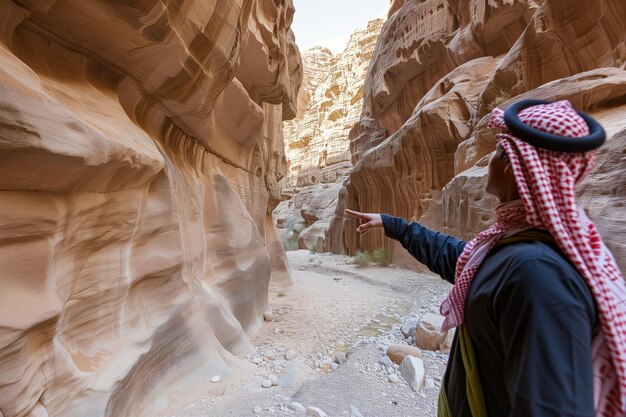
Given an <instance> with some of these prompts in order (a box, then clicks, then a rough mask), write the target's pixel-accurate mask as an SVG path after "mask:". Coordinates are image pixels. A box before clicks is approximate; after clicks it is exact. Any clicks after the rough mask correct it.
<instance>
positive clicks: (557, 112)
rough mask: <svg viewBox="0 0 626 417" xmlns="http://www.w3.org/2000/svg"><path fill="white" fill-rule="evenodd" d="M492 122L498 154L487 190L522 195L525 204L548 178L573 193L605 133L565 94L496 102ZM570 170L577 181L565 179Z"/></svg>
mask: <svg viewBox="0 0 626 417" xmlns="http://www.w3.org/2000/svg"><path fill="white" fill-rule="evenodd" d="M489 126H490V127H493V128H497V129H498V130H499V132H498V133H497V134H496V140H497V142H498V145H497V150H496V154H495V155H494V156H493V157H492V158H491V159H490V161H489V176H488V179H487V186H486V191H487V192H489V193H490V194H493V195H495V196H496V197H498V199H499V200H500V201H501V202H507V201H511V200H514V199H517V198H520V195H521V196H522V199H523V200H525V204H526V205H527V206H529V205H530V204H531V200H530V199H531V198H532V197H531V196H533V195H534V194H535V193H536V192H537V190H538V189H539V188H538V187H539V186H540V184H541V186H543V184H547V183H546V181H548V182H553V183H554V184H553V186H554V187H558V188H562V187H565V189H564V192H567V193H569V194H573V187H574V186H575V184H577V183H579V182H580V181H581V180H582V178H583V177H584V176H585V175H586V174H587V173H588V172H589V170H590V169H591V167H592V166H593V161H594V152H589V151H592V150H593V149H595V148H597V147H598V146H600V145H601V144H602V143H603V142H604V139H605V136H604V130H603V129H602V127H601V126H600V125H599V124H598V123H597V122H596V121H595V120H593V119H592V118H591V117H589V116H588V115H585V114H584V113H579V112H577V111H576V110H575V109H574V108H573V107H572V105H571V104H570V103H569V102H568V101H566V100H564V101H558V102H546V101H541V100H521V101H519V102H517V103H513V104H512V105H511V106H509V108H508V109H507V110H506V112H504V111H502V110H500V109H498V108H496V109H494V110H493V112H492V113H491V117H490V120H489ZM565 167H566V168H565ZM563 169H565V171H563ZM531 171H534V173H532V174H531ZM569 175H572V177H573V180H574V181H572V182H567V181H563V180H564V178H565V177H568V176H569ZM563 176H565V177H563ZM561 177H563V178H561ZM535 197H538V196H535Z"/></svg>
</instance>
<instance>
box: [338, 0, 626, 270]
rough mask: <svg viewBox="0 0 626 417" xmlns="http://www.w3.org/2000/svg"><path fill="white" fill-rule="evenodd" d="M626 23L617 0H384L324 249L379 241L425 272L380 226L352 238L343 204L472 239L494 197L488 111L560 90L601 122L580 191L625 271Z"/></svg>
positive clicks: (345, 249) (365, 246)
mask: <svg viewBox="0 0 626 417" xmlns="http://www.w3.org/2000/svg"><path fill="white" fill-rule="evenodd" d="M624 22H626V9H625V8H624V7H623V5H622V2H621V1H619V0H600V1H598V2H582V3H577V4H576V5H575V6H572V4H571V2H567V1H566V0H546V1H543V2H536V1H530V0H528V1H515V2H511V3H507V4H506V5H504V4H500V3H497V2H473V1H463V2H452V1H445V0H444V1H440V0H426V1H420V2H417V1H404V0H395V1H393V2H391V6H390V10H389V18H388V20H387V21H386V22H385V24H384V25H383V28H382V30H381V33H380V36H379V38H378V42H377V45H376V47H375V49H374V52H373V54H372V60H371V62H370V66H369V69H368V75H367V77H366V80H365V84H364V91H363V97H364V99H363V109H362V113H361V118H360V120H359V121H357V122H356V123H355V125H354V127H353V128H352V130H351V132H350V140H351V145H350V150H351V153H352V162H353V164H354V168H353V169H352V171H351V172H350V174H349V177H348V180H347V181H346V182H345V185H344V187H343V189H342V191H341V192H340V193H339V200H338V203H337V210H336V215H335V216H334V217H333V218H332V219H331V221H330V231H329V233H328V234H327V236H326V246H327V247H329V249H331V250H332V251H333V252H335V253H348V254H354V253H355V252H356V250H357V249H360V250H370V251H371V250H374V249H376V248H378V247H381V246H383V247H386V248H387V249H389V250H390V255H391V262H392V263H394V264H398V265H405V266H408V267H411V268H414V269H419V266H418V264H417V262H416V261H414V260H412V259H409V258H408V256H407V254H406V251H405V250H404V248H402V247H401V246H400V245H399V244H398V243H397V242H394V241H391V240H389V239H386V238H385V237H384V236H383V233H382V231H380V232H373V233H368V234H367V235H365V236H359V235H358V234H357V232H356V230H355V229H356V226H357V223H356V220H354V219H351V218H346V217H344V215H343V209H344V208H351V209H355V210H359V211H362V212H386V213H390V214H392V215H395V216H399V217H404V218H406V219H408V220H410V221H420V222H422V223H423V224H425V225H426V226H429V227H431V228H434V229H436V230H440V231H443V232H445V233H449V234H452V235H456V236H459V237H461V238H463V239H470V238H472V237H473V236H475V235H476V233H478V232H480V231H481V230H484V229H485V228H487V227H488V226H489V225H490V224H491V222H492V221H493V217H492V211H493V207H494V205H495V203H496V201H495V199H494V198H493V197H490V196H487V195H486V194H485V192H484V191H483V190H484V179H485V175H486V162H487V159H488V155H489V154H490V153H491V152H492V151H493V150H494V148H495V140H494V132H493V131H491V129H488V128H487V118H486V115H487V114H488V113H489V112H490V110H491V109H492V108H493V107H494V106H498V105H500V106H503V107H504V106H506V104H507V102H510V101H511V100H514V99H515V100H518V99H521V98H530V97H532V98H544V99H553V100H556V99H568V100H570V101H571V102H572V103H573V104H574V106H576V107H577V108H579V109H581V110H583V111H587V112H590V113H591V114H592V115H594V116H597V117H598V118H599V119H602V121H603V122H604V123H605V126H606V127H607V131H608V133H609V141H608V143H607V145H606V147H605V150H604V151H600V152H599V153H598V166H597V168H596V170H595V171H594V172H593V173H592V174H591V175H590V176H589V177H588V178H587V179H586V180H585V183H584V184H583V185H582V187H580V190H579V194H578V197H579V202H580V203H581V205H583V206H584V207H585V209H586V210H587V211H588V212H589V215H590V216H591V217H592V220H594V221H595V222H597V225H598V227H599V228H600V230H601V233H602V234H603V236H604V239H605V240H606V243H607V245H608V246H609V248H610V249H611V250H613V251H614V253H615V255H616V258H617V261H618V263H619V264H620V267H621V268H622V269H624V268H625V265H626V250H625V245H624V243H623V239H622V238H620V236H621V235H623V234H624V231H625V228H626V225H625V224H624V223H623V221H622V217H623V216H620V214H619V213H620V211H623V210H621V203H620V202H619V201H620V200H623V199H624V197H625V194H624V187H622V186H621V185H622V184H623V180H622V177H624V175H623V171H624V168H623V165H624V164H623V163H622V164H621V165H620V164H619V162H618V161H619V158H620V157H619V156H618V153H619V152H618V151H617V149H618V148H619V147H620V146H621V147H622V148H623V147H624V140H625V138H624V136H623V135H622V133H621V129H622V121H621V120H619V119H620V118H619V117H618V116H617V115H618V114H619V112H621V111H623V110H622V109H621V105H620V104H619V103H622V102H623V100H622V98H620V97H623V95H624V91H623V89H624V85H626V84H625V83H624V82H623V81H622V77H623V74H624V70H623V67H624V63H625V62H626V55H625V54H624V43H623V39H624V38H625V37H626V24H624ZM608 67H612V68H608ZM621 119H623V117H622V118H621ZM595 181H597V183H598V186H595ZM606 189H609V190H610V191H608V192H607V191H601V190H606ZM603 193H604V194H603Z"/></svg>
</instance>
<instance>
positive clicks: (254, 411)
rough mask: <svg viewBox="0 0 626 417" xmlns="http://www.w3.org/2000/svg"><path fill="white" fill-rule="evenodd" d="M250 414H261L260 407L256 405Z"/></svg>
mask: <svg viewBox="0 0 626 417" xmlns="http://www.w3.org/2000/svg"><path fill="white" fill-rule="evenodd" d="M252 412H253V413H254V414H259V413H260V412H261V407H259V406H258V405H257V406H256V407H254V410H252Z"/></svg>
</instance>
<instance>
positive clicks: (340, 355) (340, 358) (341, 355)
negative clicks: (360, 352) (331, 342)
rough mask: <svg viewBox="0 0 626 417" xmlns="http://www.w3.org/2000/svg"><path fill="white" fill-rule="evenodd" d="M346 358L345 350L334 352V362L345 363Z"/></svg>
mask: <svg viewBox="0 0 626 417" xmlns="http://www.w3.org/2000/svg"><path fill="white" fill-rule="evenodd" d="M346 360H347V356H346V352H335V362H337V363H338V364H340V365H341V364H343V363H346Z"/></svg>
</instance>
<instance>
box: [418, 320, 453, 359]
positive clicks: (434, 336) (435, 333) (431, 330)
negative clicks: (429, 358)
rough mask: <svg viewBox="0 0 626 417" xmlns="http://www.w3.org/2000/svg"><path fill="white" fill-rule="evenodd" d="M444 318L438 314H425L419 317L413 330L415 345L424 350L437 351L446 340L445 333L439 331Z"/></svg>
mask: <svg viewBox="0 0 626 417" xmlns="http://www.w3.org/2000/svg"><path fill="white" fill-rule="evenodd" d="M443 320H444V317H443V316H440V315H439V314H434V313H426V314H424V316H422V317H420V319H419V321H418V323H417V327H416V328H415V344H416V345H417V347H419V348H421V349H426V350H437V349H439V346H440V345H442V344H443V343H444V341H445V339H446V332H445V331H441V326H442V324H443Z"/></svg>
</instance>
